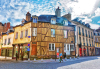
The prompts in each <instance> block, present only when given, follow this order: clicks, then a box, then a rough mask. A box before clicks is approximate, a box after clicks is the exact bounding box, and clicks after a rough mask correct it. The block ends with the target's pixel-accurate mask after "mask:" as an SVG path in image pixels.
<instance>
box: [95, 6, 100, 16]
mask: <svg viewBox="0 0 100 69" xmlns="http://www.w3.org/2000/svg"><path fill="white" fill-rule="evenodd" d="M95 16H100V8H97V9H96V10H95Z"/></svg>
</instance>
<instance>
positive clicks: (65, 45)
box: [64, 44, 70, 55]
mask: <svg viewBox="0 0 100 69" xmlns="http://www.w3.org/2000/svg"><path fill="white" fill-rule="evenodd" d="M64 52H66V55H70V44H64Z"/></svg>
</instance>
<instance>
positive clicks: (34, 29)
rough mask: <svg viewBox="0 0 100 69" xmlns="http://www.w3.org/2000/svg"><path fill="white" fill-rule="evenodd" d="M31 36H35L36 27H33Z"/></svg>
mask: <svg viewBox="0 0 100 69" xmlns="http://www.w3.org/2000/svg"><path fill="white" fill-rule="evenodd" d="M32 36H37V28H33V30H32Z"/></svg>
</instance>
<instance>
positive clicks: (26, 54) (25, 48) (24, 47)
mask: <svg viewBox="0 0 100 69" xmlns="http://www.w3.org/2000/svg"><path fill="white" fill-rule="evenodd" d="M27 48H28V46H23V47H22V53H23V58H28V52H27Z"/></svg>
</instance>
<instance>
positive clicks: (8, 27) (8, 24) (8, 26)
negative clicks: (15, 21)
mask: <svg viewBox="0 0 100 69" xmlns="http://www.w3.org/2000/svg"><path fill="white" fill-rule="evenodd" d="M8 29H10V22H8V23H7V28H6V31H7V30H8Z"/></svg>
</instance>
